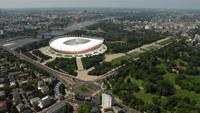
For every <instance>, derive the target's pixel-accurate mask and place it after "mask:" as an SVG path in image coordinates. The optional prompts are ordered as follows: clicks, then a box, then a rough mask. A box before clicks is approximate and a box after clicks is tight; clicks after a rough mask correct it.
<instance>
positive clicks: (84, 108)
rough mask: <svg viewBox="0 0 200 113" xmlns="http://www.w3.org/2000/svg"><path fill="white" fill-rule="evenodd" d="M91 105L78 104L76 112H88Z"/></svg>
mask: <svg viewBox="0 0 200 113" xmlns="http://www.w3.org/2000/svg"><path fill="white" fill-rule="evenodd" d="M90 110H91V105H89V104H80V105H79V107H78V113H90Z"/></svg>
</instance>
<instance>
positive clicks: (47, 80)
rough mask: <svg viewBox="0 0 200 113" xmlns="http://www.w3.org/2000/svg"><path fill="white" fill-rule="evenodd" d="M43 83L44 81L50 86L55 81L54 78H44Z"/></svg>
mask: <svg viewBox="0 0 200 113" xmlns="http://www.w3.org/2000/svg"><path fill="white" fill-rule="evenodd" d="M43 81H44V82H45V83H49V84H52V83H53V81H55V78H53V77H47V78H44V79H43Z"/></svg>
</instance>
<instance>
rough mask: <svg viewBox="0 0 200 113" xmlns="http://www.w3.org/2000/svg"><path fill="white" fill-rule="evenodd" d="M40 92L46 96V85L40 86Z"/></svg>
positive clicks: (47, 88)
mask: <svg viewBox="0 0 200 113" xmlns="http://www.w3.org/2000/svg"><path fill="white" fill-rule="evenodd" d="M40 90H41V92H42V93H43V94H48V93H49V87H48V86H47V85H45V86H42V87H41V89H40Z"/></svg>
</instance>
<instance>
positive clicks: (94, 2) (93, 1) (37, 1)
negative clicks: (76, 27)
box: [0, 0, 200, 9]
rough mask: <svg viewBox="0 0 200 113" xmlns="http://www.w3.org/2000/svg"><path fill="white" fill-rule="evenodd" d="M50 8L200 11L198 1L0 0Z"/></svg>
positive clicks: (10, 4) (15, 5)
mask: <svg viewBox="0 0 200 113" xmlns="http://www.w3.org/2000/svg"><path fill="white" fill-rule="evenodd" d="M52 7H53V8H59V7H62V8H63V7H66V8H67V7H107V8H114V7H118V8H181V9H200V0H0V8H52Z"/></svg>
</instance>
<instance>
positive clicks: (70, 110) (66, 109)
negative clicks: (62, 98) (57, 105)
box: [64, 103, 73, 113]
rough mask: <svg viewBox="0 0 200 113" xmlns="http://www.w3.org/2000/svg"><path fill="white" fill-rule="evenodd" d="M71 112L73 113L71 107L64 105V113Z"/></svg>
mask: <svg viewBox="0 0 200 113" xmlns="http://www.w3.org/2000/svg"><path fill="white" fill-rule="evenodd" d="M72 112H73V106H71V105H70V104H68V103H67V104H66V105H65V109H64V113H72Z"/></svg>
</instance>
